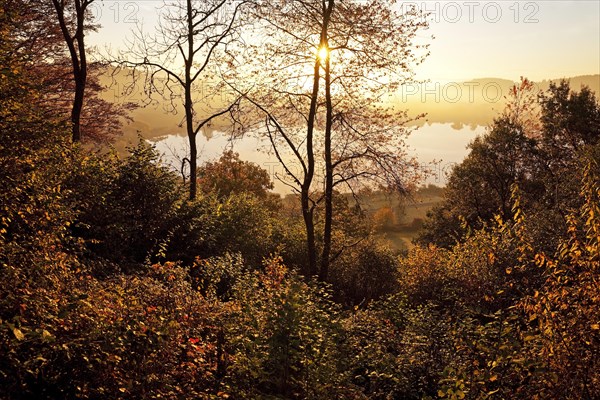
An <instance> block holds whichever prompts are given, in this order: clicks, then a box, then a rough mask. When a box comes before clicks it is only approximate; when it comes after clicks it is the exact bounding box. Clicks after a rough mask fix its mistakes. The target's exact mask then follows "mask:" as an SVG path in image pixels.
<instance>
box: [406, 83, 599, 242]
mask: <svg viewBox="0 0 600 400" xmlns="http://www.w3.org/2000/svg"><path fill="white" fill-rule="evenodd" d="M530 90H531V86H530V85H529V84H528V81H527V80H526V79H524V80H522V82H521V84H520V85H515V86H514V87H513V90H512V91H511V97H510V98H509V103H508V106H507V108H506V110H505V111H504V113H503V114H502V115H501V116H499V117H498V118H496V119H495V120H494V124H493V125H492V126H491V128H490V130H489V132H488V133H487V134H486V135H484V136H482V137H479V138H477V139H475V140H474V141H473V142H472V143H471V144H470V148H471V152H470V153H469V155H468V156H467V157H466V158H465V160H464V161H463V162H462V163H461V164H459V165H458V166H456V167H455V168H454V169H453V171H452V173H451V175H450V177H449V178H448V183H447V186H446V190H445V194H444V196H445V201H444V202H443V204H442V205H441V206H439V207H437V208H435V209H434V210H432V212H431V213H430V214H429V218H428V221H426V223H425V229H424V230H423V231H422V232H421V233H420V237H419V238H418V239H417V241H418V242H421V243H435V244H437V245H440V246H444V247H451V246H452V245H454V244H455V243H456V242H457V241H462V239H464V234H465V233H466V231H467V230H468V229H465V228H470V229H479V228H481V227H482V226H484V225H485V223H486V222H487V221H490V220H493V219H494V217H495V215H499V216H500V217H501V218H502V219H504V220H505V221H509V220H511V219H512V218H513V212H512V200H511V191H512V189H511V187H512V186H513V185H515V184H516V185H518V187H519V189H520V191H521V200H522V206H523V208H524V209H525V210H526V211H527V212H528V213H529V214H530V215H531V217H530V218H529V221H528V224H529V228H530V229H532V230H533V231H534V232H536V233H535V234H534V236H535V237H536V241H537V242H538V243H540V248H543V249H545V250H549V249H553V248H556V246H557V244H558V242H557V240H558V239H559V238H560V236H561V235H562V232H563V231H564V229H565V228H566V222H567V220H566V216H567V214H568V210H569V209H571V208H579V207H580V206H581V197H580V196H578V190H579V187H580V182H581V179H582V176H581V168H578V163H579V162H580V161H579V159H580V158H581V157H583V156H584V155H585V154H589V155H591V157H592V158H594V157H596V158H597V157H598V143H599V141H598V138H599V135H598V132H600V119H599V115H600V107H599V105H598V102H597V100H596V99H595V97H594V94H593V93H592V92H590V90H589V89H587V88H583V89H582V90H581V92H579V93H577V92H572V91H571V90H570V88H569V85H568V83H567V82H564V81H563V82H562V83H560V84H558V85H555V84H551V85H550V88H549V90H548V91H547V92H546V93H543V94H542V95H541V97H540V99H541V101H540V102H539V107H538V106H537V105H536V104H533V99H532V97H531V96H530V94H531V93H530V92H529V91H530ZM532 234H533V233H532ZM542 243H543V245H541V244H542Z"/></svg>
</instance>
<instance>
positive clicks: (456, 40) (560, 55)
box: [89, 0, 600, 82]
mask: <svg viewBox="0 0 600 400" xmlns="http://www.w3.org/2000/svg"><path fill="white" fill-rule="evenodd" d="M97 3H98V4H94V9H93V12H94V14H95V15H97V16H99V17H100V18H99V21H100V23H101V25H102V28H101V29H100V30H99V32H98V33H94V34H90V36H89V42H90V43H91V44H93V45H104V44H105V43H111V44H112V46H113V47H115V46H119V45H120V44H121V43H122V42H123V39H124V37H125V36H127V35H128V32H129V31H130V29H131V28H132V27H133V25H134V21H136V20H141V21H144V23H145V25H146V27H150V26H151V25H152V24H154V23H155V20H156V19H155V13H156V11H155V8H156V7H157V6H160V5H161V4H162V1H160V0H137V1H131V0H104V1H103V2H100V1H98V2H97ZM401 3H403V5H402V6H403V7H417V8H419V9H421V10H425V11H430V12H431V13H432V14H431V16H430V18H429V19H430V28H429V29H428V30H427V31H422V32H421V36H422V38H423V40H426V41H429V42H430V43H431V56H430V57H429V58H428V59H427V60H426V61H425V63H424V64H422V65H421V66H419V67H418V68H417V74H418V77H419V78H421V79H431V80H432V81H439V82H451V81H461V80H469V79H473V78H485V77H498V78H505V79H511V80H518V78H519V76H521V75H524V76H527V77H528V78H530V79H532V80H542V79H548V78H561V77H568V76H576V75H587V74H598V73H600V22H599V21H600V2H599V1H597V0H587V1H586V0H577V1H514V0H508V1H418V0H417V1H409V2H401ZM431 35H434V36H435V39H434V40H432V41H430V40H429V39H427V38H428V37H429V36H431Z"/></svg>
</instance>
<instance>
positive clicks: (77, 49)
mask: <svg viewBox="0 0 600 400" xmlns="http://www.w3.org/2000/svg"><path fill="white" fill-rule="evenodd" d="M93 2H94V0H72V2H71V1H66V0H52V4H53V5H54V9H55V10H56V17H57V19H58V25H59V26H60V30H61V32H62V35H63V38H64V40H65V43H66V45H67V48H68V49H69V56H70V57H71V64H72V68H73V80H74V81H75V96H74V98H73V107H72V110H71V123H72V130H73V142H79V141H80V140H81V126H80V120H81V112H82V110H83V101H84V96H85V88H86V84H87V76H88V61H87V54H86V48H85V41H84V38H85V32H86V31H87V30H89V29H90V28H93V27H92V26H91V25H90V12H89V9H88V8H89V6H90V5H91V4H92V3H93Z"/></svg>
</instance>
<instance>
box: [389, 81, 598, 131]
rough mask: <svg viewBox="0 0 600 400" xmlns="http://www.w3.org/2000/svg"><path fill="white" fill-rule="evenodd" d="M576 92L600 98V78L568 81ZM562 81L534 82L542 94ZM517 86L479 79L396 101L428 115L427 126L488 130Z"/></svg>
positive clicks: (411, 90)
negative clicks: (584, 89) (587, 90)
mask: <svg viewBox="0 0 600 400" xmlns="http://www.w3.org/2000/svg"><path fill="white" fill-rule="evenodd" d="M564 79H566V80H568V81H569V82H570V84H571V88H572V89H573V90H577V91H578V90H580V89H581V87H582V86H588V87H589V88H590V89H591V90H592V91H594V92H595V93H596V96H597V97H598V98H600V75H582V76H575V77H570V78H569V77H566V78H564ZM559 81H560V78H557V79H551V80H544V81H541V82H534V84H535V85H536V87H537V88H538V90H539V91H545V90H547V89H548V87H549V86H550V82H555V83H558V82H559ZM515 83H516V82H513V81H510V80H507V79H501V78H479V79H472V80H470V81H465V82H446V83H436V82H428V83H422V84H418V85H407V86H405V87H403V88H402V90H401V91H400V93H399V94H398V96H396V98H395V99H394V101H395V102H396V103H397V106H398V107H399V108H402V109H408V110H409V113H410V115H418V114H421V113H426V114H427V116H426V118H424V119H422V120H420V121H419V122H417V123H416V125H423V124H425V123H430V124H432V123H445V124H451V125H452V127H454V128H455V129H462V128H463V127H464V126H471V127H475V126H477V125H479V126H486V125H489V124H490V123H492V121H493V119H494V117H496V116H497V115H498V114H499V113H500V112H502V110H503V109H504V105H505V101H506V96H507V94H508V92H509V90H510V88H511V87H512V86H513V85H514V84H515Z"/></svg>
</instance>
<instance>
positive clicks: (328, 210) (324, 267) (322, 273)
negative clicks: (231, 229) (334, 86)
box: [319, 0, 333, 281]
mask: <svg viewBox="0 0 600 400" xmlns="http://www.w3.org/2000/svg"><path fill="white" fill-rule="evenodd" d="M331 3H333V0H332V1H331ZM325 46H327V47H329V44H328V42H327V40H326V41H325ZM325 105H326V108H327V110H326V113H327V114H326V121H325V149H324V151H325V226H324V228H323V254H322V255H321V269H320V270H319V280H320V281H326V280H327V275H328V274H329V261H330V255H331V230H332V226H333V163H332V158H331V127H332V124H333V104H332V101H331V74H330V60H329V56H327V59H326V60H325Z"/></svg>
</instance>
